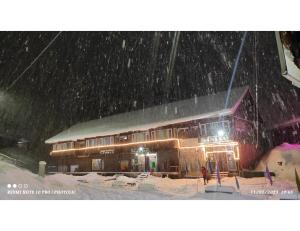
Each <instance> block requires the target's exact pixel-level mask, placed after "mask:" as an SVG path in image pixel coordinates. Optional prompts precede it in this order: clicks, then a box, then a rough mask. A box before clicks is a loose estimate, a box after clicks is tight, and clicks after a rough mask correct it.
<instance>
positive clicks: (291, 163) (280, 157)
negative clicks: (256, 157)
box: [256, 143, 300, 181]
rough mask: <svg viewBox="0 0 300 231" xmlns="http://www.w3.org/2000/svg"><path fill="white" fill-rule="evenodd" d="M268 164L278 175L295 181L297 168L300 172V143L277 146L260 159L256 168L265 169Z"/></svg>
mask: <svg viewBox="0 0 300 231" xmlns="http://www.w3.org/2000/svg"><path fill="white" fill-rule="evenodd" d="M266 164H267V165H268V168H269V170H270V171H271V172H274V173H275V175H276V177H278V178H280V179H285V180H290V181H295V169H297V172H298V173H299V174H300V145H298V144H288V143H284V144H282V145H280V146H277V147H276V148H274V149H273V150H272V151H271V152H270V153H269V154H268V155H266V156H265V157H264V158H263V159H262V160H261V161H260V163H259V164H258V166H257V168H256V170H260V171H264V170H265V169H266Z"/></svg>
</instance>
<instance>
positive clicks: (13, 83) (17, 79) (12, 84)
mask: <svg viewBox="0 0 300 231" xmlns="http://www.w3.org/2000/svg"><path fill="white" fill-rule="evenodd" d="M61 33H62V31H60V32H58V33H57V34H56V35H55V37H54V38H53V39H52V40H51V41H50V42H49V43H48V45H47V46H46V47H45V48H44V49H43V50H42V51H41V52H40V53H39V55H38V56H37V57H36V58H35V59H34V60H33V61H32V62H31V63H30V65H29V66H28V67H26V68H25V70H24V71H23V72H22V73H21V74H20V75H19V76H18V77H17V78H16V79H15V80H14V81H13V82H12V83H11V84H10V85H9V86H8V87H7V88H6V90H7V91H8V90H9V89H11V88H12V87H13V86H14V85H15V84H16V82H18V81H19V80H20V79H21V78H22V76H23V75H24V74H25V73H26V71H27V70H28V69H29V68H30V67H31V66H32V65H33V64H35V62H36V61H37V60H38V59H39V58H40V57H41V56H42V54H44V53H45V51H46V50H47V49H48V48H49V47H50V46H51V44H52V43H54V41H55V40H56V39H57V37H58V36H59V35H60V34H61Z"/></svg>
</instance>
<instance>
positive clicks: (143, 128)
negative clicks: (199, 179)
mask: <svg viewBox="0 0 300 231" xmlns="http://www.w3.org/2000/svg"><path fill="white" fill-rule="evenodd" d="M226 94H227V92H225V91H224V92H219V93H217V94H213V95H207V96H200V97H194V98H192V99H187V100H181V101H177V102H173V103H168V104H164V105H159V106H155V107H151V108H145V109H143V110H137V111H132V112H127V113H122V114H116V115H112V116H108V117H104V118H101V119H97V120H92V121H88V122H84V123H79V124H76V125H74V126H72V127H70V128H69V129H67V130H65V131H63V132H61V133H59V134H57V135H56V136H54V137H52V138H50V139H48V140H46V143H47V144H52V146H53V150H52V151H51V153H50V155H51V157H52V160H53V161H54V163H55V165H56V166H57V171H59V172H91V171H96V172H106V173H107V172H145V171H151V172H160V173H161V172H165V173H173V174H179V175H180V176H187V175H199V172H200V168H201V166H207V163H208V160H210V164H211V166H213V168H214V166H215V163H216V161H218V162H219V166H220V168H221V171H223V172H236V171H238V170H239V169H240V168H247V167H248V166H250V165H251V164H252V163H253V161H255V159H257V157H258V152H257V148H256V147H257V146H256V143H255V140H256V139H255V114H256V113H255V110H256V108H255V105H254V101H253V98H252V97H251V94H250V92H249V88H248V87H240V88H234V89H232V91H231V94H230V98H229V103H228V108H226V109H224V102H225V98H226Z"/></svg>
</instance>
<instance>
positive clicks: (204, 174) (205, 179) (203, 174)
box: [201, 166, 208, 185]
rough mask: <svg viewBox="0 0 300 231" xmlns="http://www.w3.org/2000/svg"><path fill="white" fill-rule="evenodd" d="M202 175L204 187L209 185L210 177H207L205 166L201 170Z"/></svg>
mask: <svg viewBox="0 0 300 231" xmlns="http://www.w3.org/2000/svg"><path fill="white" fill-rule="evenodd" d="M201 173H202V176H203V181H204V185H206V184H207V183H208V177H207V170H206V168H205V167H204V166H203V167H202V168H201Z"/></svg>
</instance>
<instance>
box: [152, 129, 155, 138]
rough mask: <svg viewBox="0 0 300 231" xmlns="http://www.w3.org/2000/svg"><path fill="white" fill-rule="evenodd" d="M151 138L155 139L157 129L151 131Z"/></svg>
mask: <svg viewBox="0 0 300 231" xmlns="http://www.w3.org/2000/svg"><path fill="white" fill-rule="evenodd" d="M151 140H155V131H151Z"/></svg>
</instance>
